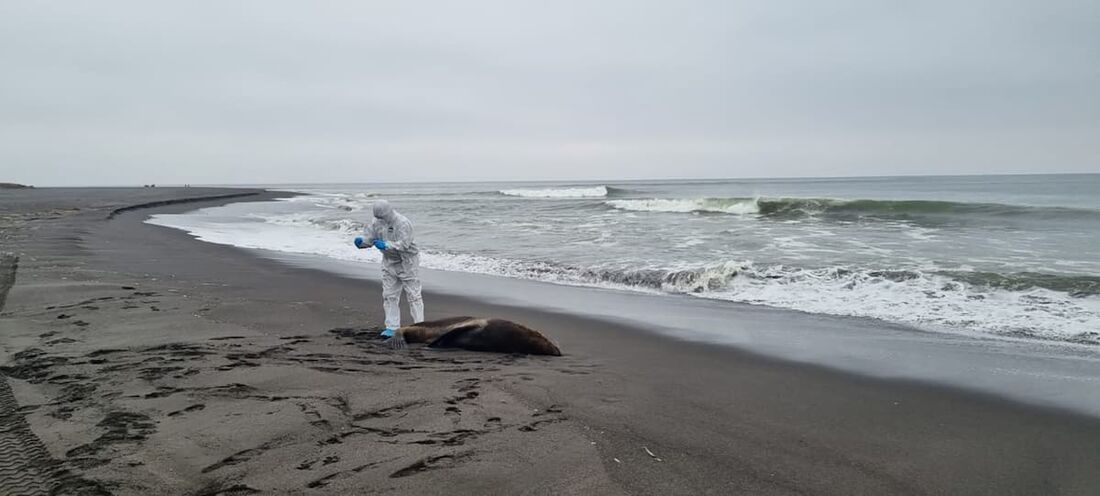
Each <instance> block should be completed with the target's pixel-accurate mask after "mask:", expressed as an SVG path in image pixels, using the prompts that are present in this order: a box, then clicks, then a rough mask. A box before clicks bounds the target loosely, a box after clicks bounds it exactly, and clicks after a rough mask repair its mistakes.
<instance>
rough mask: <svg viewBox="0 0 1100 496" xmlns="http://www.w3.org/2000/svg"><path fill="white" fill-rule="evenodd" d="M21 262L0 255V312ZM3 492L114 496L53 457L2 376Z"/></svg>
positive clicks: (14, 494) (0, 437) (0, 462)
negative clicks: (20, 408) (29, 423)
mask: <svg viewBox="0 0 1100 496" xmlns="http://www.w3.org/2000/svg"><path fill="white" fill-rule="evenodd" d="M18 262H19V259H18V258H17V257H16V256H14V255H11V254H7V253H2V254H0V310H3V308H4V302H5V300H7V296H8V291H9V290H11V287H12V285H14V284H15V271H16V268H17V266H18ZM0 490H2V491H3V494H5V495H11V496H38V495H54V494H58V495H97V496H98V495H104V494H110V493H109V492H108V491H107V490H106V489H104V488H103V487H102V486H100V485H99V484H97V483H95V482H92V481H89V480H86V479H82V478H80V477H78V476H76V475H74V474H73V473H72V472H70V471H69V470H68V468H67V467H66V466H65V464H63V463H61V462H59V461H57V460H54V459H53V457H51V456H50V453H49V451H47V450H46V446H45V445H43V444H42V441H41V440H40V439H38V436H36V435H35V434H34V432H33V431H31V428H30V425H28V424H27V420H26V419H25V418H24V417H23V414H22V413H20V412H19V403H18V402H17V401H16V400H15V396H14V395H13V394H12V390H11V385H9V384H8V379H7V377H0Z"/></svg>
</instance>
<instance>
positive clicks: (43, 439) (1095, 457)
mask: <svg viewBox="0 0 1100 496" xmlns="http://www.w3.org/2000/svg"><path fill="white" fill-rule="evenodd" d="M253 193H255V194H253ZM223 195H250V196H234V197H224V196H223ZM274 196H278V193H268V192H262V191H248V190H217V189H201V188H179V189H171V188H155V189H140V188H139V189H94V190H89V189H69V190H66V189H33V190H18V191H15V190H13V191H5V192H3V193H0V229H2V234H0V243H2V246H0V251H4V252H10V253H13V254H15V255H16V256H17V257H18V261H17V262H16V258H15V257H4V258H3V260H2V262H3V267H0V295H3V294H4V293H5V292H6V299H5V298H3V297H0V304H2V305H3V309H2V311H3V314H2V318H0V365H2V366H3V369H2V371H3V373H4V376H5V377H4V378H3V379H4V384H0V422H2V425H0V448H3V450H2V451H0V457H2V459H0V494H135V495H136V494H181V495H216V494H222V495H228V494H254V493H255V494H260V493H263V494H268V493H270V494H374V493H396V494H875V495H878V494H1082V495H1084V494H1097V492H1098V491H1100V470H1098V469H1097V467H1100V420H1098V419H1096V418H1093V417H1088V416H1084V415H1080V414H1075V413H1070V412H1064V411H1060V410H1055V409H1047V408H1041V407H1038V406H1032V405H1023V404H1018V403H1014V402H1010V401H1008V400H1003V399H999V398H996V397H992V396H986V395H981V394H977V393H973V392H968V391H962V390H955V389H951V388H946V387H939V386H933V385H928V384H918V383H912V382H903V381H888V380H882V379H872V378H866V377H860V376H856V375H852V374H848V373H842V372H837V371H833V370H829V369H826V368H822V367H817V366H811V365H803V364H795V363H788V362H783V361H778V360H773V359H769V358H763V357H760V356H757V355H753V354H750V353H746V352H744V351H740V350H738V349H735V348H731V347H721V346H714V345H706V344H701V343H690V342H683V341H677V340H674V339H671V338H668V337H663V336H660V335H657V334H655V333H652V332H649V330H647V329H645V328H640V327H638V326H635V325H628V324H624V323H618V322H609V321H605V320H599V319H592V318H587V317H586V316H584V315H573V314H563V313H560V312H557V313H555V312H547V311H543V310H540V309H539V306H538V302H531V305H529V306H500V305H493V304H488V303H485V302H479V301H478V300H476V299H475V298H469V297H463V296H455V295H446V294H437V293H434V292H433V291H432V288H430V287H427V288H425V298H426V301H427V308H428V317H429V318H439V317H447V316H455V315H475V316H487V317H500V318H506V319H511V320H515V321H517V322H522V323H524V324H526V325H528V326H530V327H532V328H535V329H538V330H540V331H542V332H543V333H544V334H545V335H547V336H548V337H549V338H550V339H552V340H553V341H554V342H556V343H557V344H558V345H559V346H560V348H561V349H562V351H563V352H564V356H562V357H528V356H515V355H501V354H490V353H475V352H468V351H455V350H431V349H425V348H421V347H418V346H412V347H410V349H409V350H405V351H393V350H390V349H389V348H387V347H385V346H383V345H382V343H381V341H379V340H377V339H376V338H375V335H376V333H377V328H376V327H375V326H376V325H377V324H379V323H380V322H381V320H382V319H381V305H380V294H379V293H380V289H379V287H378V286H377V285H376V284H374V283H372V282H370V281H363V280H359V279H352V278H341V277H337V276H334V275H332V274H330V273H326V272H320V271H315V270H310V269H302V268H291V267H288V266H286V265H283V264H280V263H278V262H275V261H272V260H267V259H263V258H259V257H256V256H254V254H252V253H249V252H247V251H245V250H242V249H237V248H232V247H227V246H221V245H214V244H209V243H203V242H199V241H196V240H194V239H192V238H191V237H190V236H188V235H187V234H185V233H183V232H181V231H176V230H172V229H168V228H163V227H157V226H152V225H148V224H143V223H142V221H143V220H144V219H145V218H146V217H147V216H148V215H149V214H150V213H153V212H181V211H186V210H191V209H194V208H198V207H201V206H211V205H216V204H219V203H224V202H228V201H247V200H249V199H265V198H272V197H274ZM199 197H221V198H217V199H210V200H206V201H202V202H189V203H171V202H167V200H176V199H181V198H199ZM149 203H156V205H155V206H150V207H149V208H141V209H130V210H124V211H119V212H118V213H117V215H113V216H112V215H111V214H112V212H114V211H116V210H117V209H120V208H124V207H127V206H132V205H138V204H149ZM9 287H10V290H8V288H9ZM792 322H797V321H792ZM1098 394H1100V393H1098Z"/></svg>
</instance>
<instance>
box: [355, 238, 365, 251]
mask: <svg viewBox="0 0 1100 496" xmlns="http://www.w3.org/2000/svg"><path fill="white" fill-rule="evenodd" d="M355 247H356V248H363V237H362V236H356V237H355Z"/></svg>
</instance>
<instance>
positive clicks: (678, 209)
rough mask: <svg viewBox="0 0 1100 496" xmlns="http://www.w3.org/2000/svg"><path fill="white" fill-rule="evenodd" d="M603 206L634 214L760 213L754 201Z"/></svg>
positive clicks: (659, 200)
mask: <svg viewBox="0 0 1100 496" xmlns="http://www.w3.org/2000/svg"><path fill="white" fill-rule="evenodd" d="M604 204H605V205H607V206H610V207H614V208H617V209H619V210H631V211H636V212H669V213H691V212H710V213H722V214H736V215H745V214H755V213H757V212H759V211H760V207H759V206H758V205H757V202H756V200H755V199H727V198H695V199H666V198H654V199H648V200H608V201H605V202H604Z"/></svg>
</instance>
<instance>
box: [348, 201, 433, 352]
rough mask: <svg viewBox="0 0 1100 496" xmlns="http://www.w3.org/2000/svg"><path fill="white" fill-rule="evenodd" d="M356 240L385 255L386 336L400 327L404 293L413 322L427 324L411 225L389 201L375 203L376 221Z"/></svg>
mask: <svg viewBox="0 0 1100 496" xmlns="http://www.w3.org/2000/svg"><path fill="white" fill-rule="evenodd" d="M364 234H365V235H366V236H365V239H366V241H364V238H363V237H359V238H355V246H356V247H357V248H359V249H364V248H370V247H372V246H373V247H375V248H378V250H380V251H381V252H382V308H384V309H385V311H386V329H385V330H384V331H382V335H383V336H387V337H389V336H393V333H394V331H396V330H397V329H398V328H400V327H401V290H402V289H404V290H405V298H406V299H407V300H408V301H409V312H410V313H412V316H413V323H416V322H423V321H424V300H423V299H422V298H421V297H420V250H419V249H417V247H416V242H415V241H413V227H412V222H409V219H408V218H406V217H405V216H404V215H401V214H399V213H397V211H395V210H394V209H393V206H391V205H390V202H388V201H386V200H379V201H376V202H374V222H372V223H371V224H369V225H368V226H367V227H366V229H365V230H364Z"/></svg>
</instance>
